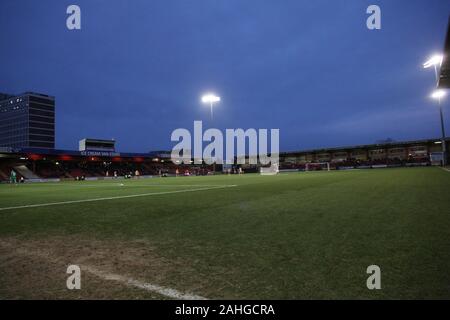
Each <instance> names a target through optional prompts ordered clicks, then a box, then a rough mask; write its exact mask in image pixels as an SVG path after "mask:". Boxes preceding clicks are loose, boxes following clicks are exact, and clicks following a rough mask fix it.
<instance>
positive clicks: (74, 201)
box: [0, 184, 237, 211]
mask: <svg viewBox="0 0 450 320" xmlns="http://www.w3.org/2000/svg"><path fill="white" fill-rule="evenodd" d="M236 186H237V185H235V184H232V185H224V186H216V187H208V188H196V189H183V190H174V191H161V192H150V193H140V194H131V195H126V196H115V197H103V198H93V199H82V200H69V201H60V202H49V203H38V204H29V205H23V206H15V207H4V208H0V211H6V210H16V209H27V208H39V207H49V206H58V205H64V204H73V203H84V202H96V201H107V200H116V199H127V198H138V197H148V196H158V195H164V194H172V193H184V192H196V191H208V190H213V189H225V188H231V187H236Z"/></svg>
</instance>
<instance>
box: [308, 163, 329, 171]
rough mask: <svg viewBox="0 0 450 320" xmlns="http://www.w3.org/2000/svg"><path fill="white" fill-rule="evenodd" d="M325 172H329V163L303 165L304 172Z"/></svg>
mask: <svg viewBox="0 0 450 320" xmlns="http://www.w3.org/2000/svg"><path fill="white" fill-rule="evenodd" d="M316 170H326V171H330V163H329V162H311V163H307V164H306V165H305V171H316Z"/></svg>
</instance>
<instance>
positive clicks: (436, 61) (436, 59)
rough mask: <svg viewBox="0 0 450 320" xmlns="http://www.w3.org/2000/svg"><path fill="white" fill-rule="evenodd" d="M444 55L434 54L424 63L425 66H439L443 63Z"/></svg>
mask: <svg viewBox="0 0 450 320" xmlns="http://www.w3.org/2000/svg"><path fill="white" fill-rule="evenodd" d="M443 58H444V57H443V56H442V55H441V54H436V55H434V56H432V57H431V58H430V59H429V60H428V61H426V62H425V63H424V64H423V67H424V68H429V67H432V66H437V65H439V66H440V65H441V64H442V60H443Z"/></svg>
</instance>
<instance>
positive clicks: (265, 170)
mask: <svg viewBox="0 0 450 320" xmlns="http://www.w3.org/2000/svg"><path fill="white" fill-rule="evenodd" d="M279 171H280V170H279V168H278V163H275V164H272V165H271V166H270V167H261V168H259V173H260V174H261V175H265V176H271V175H275V174H277V173H278V172H279Z"/></svg>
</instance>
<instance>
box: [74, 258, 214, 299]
mask: <svg viewBox="0 0 450 320" xmlns="http://www.w3.org/2000/svg"><path fill="white" fill-rule="evenodd" d="M81 269H84V270H85V271H87V272H89V273H91V274H93V275H95V276H97V277H99V278H102V279H104V280H109V281H116V282H120V283H122V284H125V285H128V286H132V287H136V288H139V289H142V290H145V291H149V292H154V293H157V294H160V295H162V296H165V297H168V298H172V299H178V300H207V299H206V298H204V297H201V296H197V295H194V294H190V293H182V292H180V291H178V290H175V289H171V288H167V287H162V286H158V285H155V284H151V283H145V282H141V281H138V280H135V279H131V278H126V277H124V276H121V275H118V274H113V273H106V272H103V271H101V270H98V269H96V268H94V267H91V266H86V265H81Z"/></svg>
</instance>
